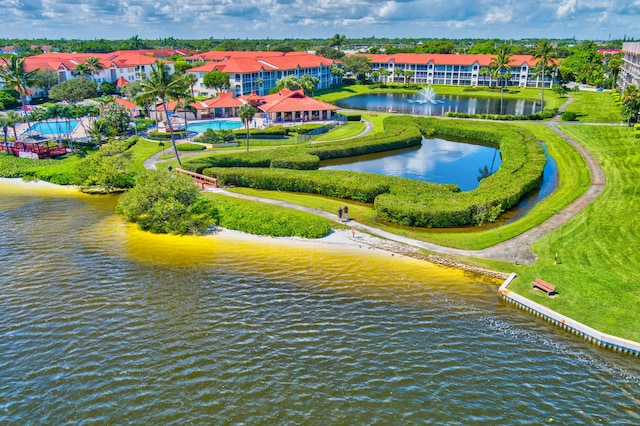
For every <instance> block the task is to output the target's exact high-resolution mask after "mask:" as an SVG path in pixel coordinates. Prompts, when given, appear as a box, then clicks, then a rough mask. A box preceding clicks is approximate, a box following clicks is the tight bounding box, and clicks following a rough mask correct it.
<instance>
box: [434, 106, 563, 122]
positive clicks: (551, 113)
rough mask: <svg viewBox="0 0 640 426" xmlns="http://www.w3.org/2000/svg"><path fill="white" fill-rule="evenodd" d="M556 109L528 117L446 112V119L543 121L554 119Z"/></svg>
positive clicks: (545, 110) (547, 109)
mask: <svg viewBox="0 0 640 426" xmlns="http://www.w3.org/2000/svg"><path fill="white" fill-rule="evenodd" d="M557 113H558V108H545V109H544V110H542V112H536V113H535V114H529V115H500V114H468V113H464V112H452V111H450V112H447V113H446V114H445V116H446V117H452V118H481V119H483V120H500V121H518V120H544V119H547V118H552V117H555V116H556V114H557Z"/></svg>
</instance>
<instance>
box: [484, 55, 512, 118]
mask: <svg viewBox="0 0 640 426" xmlns="http://www.w3.org/2000/svg"><path fill="white" fill-rule="evenodd" d="M510 62H511V54H510V53H509V51H508V50H507V49H506V48H504V47H503V48H501V49H500V50H498V53H497V54H496V56H494V57H493V58H492V59H491V62H490V63H489V66H490V67H492V68H494V69H495V70H496V75H497V78H498V80H499V81H500V114H502V106H503V104H504V82H505V80H507V79H509V78H510V77H511V74H510V73H509V70H510V69H511V66H510V65H509V63H510Z"/></svg>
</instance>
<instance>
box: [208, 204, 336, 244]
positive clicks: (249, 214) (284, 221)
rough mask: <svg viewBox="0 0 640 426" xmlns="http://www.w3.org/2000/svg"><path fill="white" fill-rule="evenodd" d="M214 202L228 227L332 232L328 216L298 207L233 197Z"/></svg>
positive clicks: (280, 233) (219, 220)
mask: <svg viewBox="0 0 640 426" xmlns="http://www.w3.org/2000/svg"><path fill="white" fill-rule="evenodd" d="M211 203H212V205H213V209H211V211H213V212H215V213H214V220H215V222H216V224H218V225H220V226H222V227H224V228H227V229H233V230H236V231H242V232H248V233H251V234H257V235H269V236H272V237H302V238H322V237H324V236H326V235H327V234H329V232H331V226H330V225H329V223H328V221H327V220H325V219H322V218H319V217H317V216H315V215H312V214H309V213H305V212H300V211H297V210H291V209H286V208H283V207H279V206H273V205H270V204H256V203H253V202H248V201H245V200H236V199H229V198H216V199H215V200H213V201H211Z"/></svg>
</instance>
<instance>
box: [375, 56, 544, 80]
mask: <svg viewBox="0 0 640 426" xmlns="http://www.w3.org/2000/svg"><path fill="white" fill-rule="evenodd" d="M365 56H366V57H367V58H368V59H369V60H370V63H371V68H372V70H373V71H377V73H378V76H379V77H378V80H379V81H382V82H402V83H417V84H446V85H456V86H495V85H497V84H498V82H497V81H496V78H495V77H494V76H492V75H491V73H490V72H486V71H488V70H489V68H490V66H491V63H492V61H493V59H494V55H457V54H428V53H397V54H366V55H365ZM538 62H539V60H537V59H534V58H533V57H532V56H531V55H512V56H511V62H510V64H509V70H508V73H509V74H510V78H509V79H508V80H507V81H506V82H505V85H507V86H517V87H542V85H543V84H544V87H552V86H553V77H551V76H549V75H546V76H545V77H544V79H543V77H542V75H540V73H538V72H537V69H536V68H535V67H536V65H538ZM547 69H549V70H550V67H548V68H547ZM405 71H409V73H406V72H405ZM545 74H547V73H546V72H545Z"/></svg>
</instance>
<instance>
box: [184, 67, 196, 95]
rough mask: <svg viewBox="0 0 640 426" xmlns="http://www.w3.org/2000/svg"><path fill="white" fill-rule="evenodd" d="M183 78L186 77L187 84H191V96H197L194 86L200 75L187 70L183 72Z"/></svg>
mask: <svg viewBox="0 0 640 426" xmlns="http://www.w3.org/2000/svg"><path fill="white" fill-rule="evenodd" d="M182 78H183V79H184V82H185V84H186V85H187V86H189V89H190V90H191V97H192V98H195V95H194V94H193V86H195V85H196V83H197V82H198V76H197V75H195V74H192V73H190V72H186V73H184V74H183V77H182Z"/></svg>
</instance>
